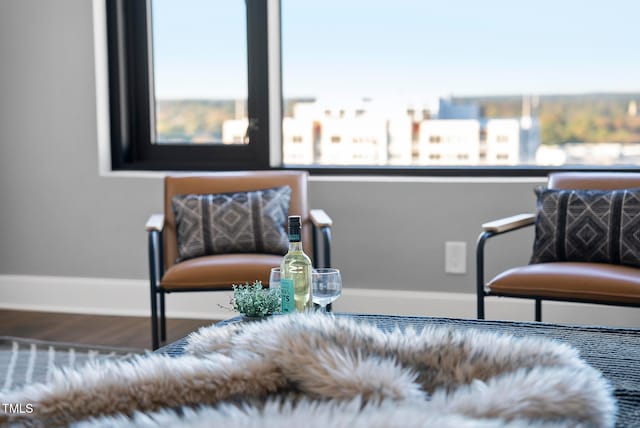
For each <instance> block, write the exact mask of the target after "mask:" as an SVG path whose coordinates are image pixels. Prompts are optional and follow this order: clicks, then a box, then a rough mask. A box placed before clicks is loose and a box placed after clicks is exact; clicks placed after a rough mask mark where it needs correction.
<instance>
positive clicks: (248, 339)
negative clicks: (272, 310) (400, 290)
mask: <svg viewBox="0 0 640 428" xmlns="http://www.w3.org/2000/svg"><path fill="white" fill-rule="evenodd" d="M0 400H1V402H2V403H30V404H32V406H33V412H32V413H29V414H13V415H12V414H7V413H3V412H1V411H0V425H2V426H5V425H6V424H11V423H12V422H13V423H16V424H20V425H19V426H22V425H28V426H46V427H51V426H67V425H73V424H75V425H73V426H77V427H82V428H89V427H91V428H94V427H138V428H143V427H144V428H149V427H214V426H215V427H217V426H219V427H242V428H250V427H259V426H278V427H300V426H304V427H305V428H312V427H323V428H326V427H344V428H359V427H403V428H407V427H455V428H464V427H474V428H483V427H485V428H490V427H514V428H515V427H611V426H613V424H614V421H615V401H614V399H613V396H612V391H611V387H610V385H609V384H608V382H607V381H606V380H605V379H604V378H603V377H602V375H601V374H600V372H598V371H597V370H595V369H594V368H592V367H591V366H589V365H588V364H586V363H585V362H584V361H583V360H581V359H580V357H579V356H578V352H577V351H576V350H575V349H573V348H571V347H570V346H567V345H565V344H562V343H558V342H554V341H549V340H545V339H541V338H515V337H511V336H508V335H498V334H494V333H487V332H482V331H478V330H470V329H454V328H445V327H427V328H425V329H423V330H421V331H418V332H416V331H413V330H412V329H407V330H406V331H404V332H403V331H400V330H396V331H394V332H390V333H386V332H383V331H381V330H380V329H378V328H376V327H374V326H372V325H369V324H367V323H358V322H355V321H354V320H352V319H350V318H348V317H334V316H331V315H325V314H316V313H313V314H293V315H287V316H274V317H270V318H269V319H267V320H265V321H262V322H251V323H237V324H229V325H226V326H223V327H215V326H214V327H207V328H203V329H201V330H200V331H198V332H196V333H193V334H192V335H191V336H190V337H189V341H188V346H187V348H186V355H184V356H181V357H177V358H176V357H169V356H166V355H159V354H149V355H146V356H143V357H137V358H136V359H133V360H127V361H117V362H107V363H99V364H94V365H90V366H86V367H84V368H82V369H79V370H74V371H64V370H62V371H59V372H57V373H56V374H55V376H54V379H53V380H52V381H51V382H50V383H48V384H37V385H30V386H27V387H25V388H24V389H22V390H18V391H13V392H10V393H9V394H4V395H2V396H0Z"/></svg>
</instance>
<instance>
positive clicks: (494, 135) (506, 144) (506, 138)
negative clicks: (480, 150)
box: [484, 119, 520, 165]
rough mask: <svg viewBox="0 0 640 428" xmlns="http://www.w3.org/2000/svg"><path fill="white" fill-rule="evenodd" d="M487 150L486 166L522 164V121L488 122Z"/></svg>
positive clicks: (503, 120) (498, 120)
mask: <svg viewBox="0 0 640 428" xmlns="http://www.w3.org/2000/svg"><path fill="white" fill-rule="evenodd" d="M485 150H486V151H485V157H484V163H485V164H488V165H517V164H518V163H519V162H520V121H519V120H518V119H489V120H487V121H486V141H485Z"/></svg>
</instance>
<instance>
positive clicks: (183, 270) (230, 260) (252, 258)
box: [160, 253, 282, 291]
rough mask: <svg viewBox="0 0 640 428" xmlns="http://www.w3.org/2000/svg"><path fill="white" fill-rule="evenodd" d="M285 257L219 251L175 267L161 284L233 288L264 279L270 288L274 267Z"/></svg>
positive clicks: (178, 287) (168, 287)
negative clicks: (270, 275)
mask: <svg viewBox="0 0 640 428" xmlns="http://www.w3.org/2000/svg"><path fill="white" fill-rule="evenodd" d="M281 261H282V256H276V255H272V254H252V253H243V254H219V255H216V256H205V257H196V258H194V259H189V260H185V261H183V262H181V263H176V264H175V265H173V266H171V267H170V268H169V269H168V270H167V271H166V272H165V274H164V277H163V278H162V281H161V282H160V286H161V287H162V288H163V289H165V290H167V291H172V290H183V289H189V288H202V289H216V288H219V289H221V290H222V289H231V284H244V283H245V282H251V283H252V282H254V281H256V280H258V281H262V284H263V285H264V286H265V287H266V286H267V284H268V282H269V273H270V271H271V268H272V267H277V266H280V262H281Z"/></svg>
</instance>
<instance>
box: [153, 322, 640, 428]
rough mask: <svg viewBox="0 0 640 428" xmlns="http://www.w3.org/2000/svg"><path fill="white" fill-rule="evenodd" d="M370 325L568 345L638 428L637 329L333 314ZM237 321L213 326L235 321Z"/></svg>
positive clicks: (178, 350) (621, 415) (620, 422)
mask: <svg viewBox="0 0 640 428" xmlns="http://www.w3.org/2000/svg"><path fill="white" fill-rule="evenodd" d="M336 316H349V317H352V318H354V319H356V320H358V321H365V322H368V323H371V324H374V325H376V326H377V327H379V328H380V329H382V330H384V331H390V330H393V329H395V328H400V329H404V328H406V327H407V326H412V327H413V328H414V329H416V330H419V329H421V328H423V327H424V326H427V325H430V326H448V327H454V328H476V329H479V330H483V331H494V332H499V333H508V334H511V335H514V336H544V337H545V338H547V339H554V340H558V341H561V342H564V343H568V344H570V345H572V346H574V347H575V348H577V349H578V350H579V351H580V355H581V357H582V358H584V360H585V361H587V362H588V363H589V364H590V365H591V366H593V367H595V368H596V369H598V370H600V371H601V372H602V374H603V375H604V377H606V378H607V379H608V380H609V381H610V382H611V384H612V385H613V387H614V393H615V397H616V400H617V402H618V418H617V421H616V426H617V427H630V426H638V427H640V329H629V328H611V327H598V326H572V325H561V324H549V323H543V322H517V321H490V320H474V319H459V318H434V317H415V316H402V315H377V314H336ZM239 320H241V318H240V317H236V318H232V319H229V320H225V321H223V322H221V323H218V324H219V325H224V324H228V323H233V322H238V321H239ZM186 342H187V339H186V338H183V339H180V340H178V341H176V342H174V343H172V344H169V345H167V346H165V347H163V348H160V349H158V350H157V351H156V352H160V353H164V354H168V355H172V356H179V355H181V354H183V352H184V351H183V349H184V346H185V344H186Z"/></svg>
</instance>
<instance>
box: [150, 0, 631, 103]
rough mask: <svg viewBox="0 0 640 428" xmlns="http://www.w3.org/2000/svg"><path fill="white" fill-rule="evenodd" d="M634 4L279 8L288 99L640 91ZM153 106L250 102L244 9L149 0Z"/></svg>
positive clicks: (560, 1)
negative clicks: (158, 102) (166, 101)
mask: <svg viewBox="0 0 640 428" xmlns="http://www.w3.org/2000/svg"><path fill="white" fill-rule="evenodd" d="M638 16H640V1H638V0H608V1H606V2H605V1H602V0H598V1H594V0H582V1H578V0H536V1H535V2H533V1H529V2H525V1H522V0H517V1H514V0H482V1H477V0H447V1H437V2H436V1H432V0H422V1H420V0H393V1H381V0H368V1H366V0H323V1H313V2H311V1H305V0H282V55H283V57H282V63H283V76H282V80H283V92H284V97H285V98H289V97H316V98H320V99H360V98H363V97H368V98H372V99H374V100H385V101H386V100H388V101H390V102H391V101H398V102H401V103H414V104H415V103H424V102H426V101H427V100H431V99H433V98H435V97H438V96H446V95H455V96H467V95H511V94H567V93H586V92H608V91H610V92H640V54H639V53H638V47H637V43H638V33H637V24H636V22H635V21H636V20H637V17H638ZM153 20H154V29H153V31H154V59H155V70H156V72H155V79H156V93H157V96H158V98H238V97H240V98H243V97H246V76H247V75H246V58H245V55H246V41H245V31H246V24H245V2H244V0H180V1H178V0H153Z"/></svg>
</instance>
